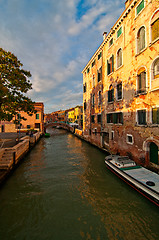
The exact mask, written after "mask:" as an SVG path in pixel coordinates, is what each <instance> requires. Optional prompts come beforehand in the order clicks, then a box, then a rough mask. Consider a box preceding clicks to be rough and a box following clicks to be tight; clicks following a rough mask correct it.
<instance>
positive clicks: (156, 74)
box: [152, 58, 159, 79]
mask: <svg viewBox="0 0 159 240" xmlns="http://www.w3.org/2000/svg"><path fill="white" fill-rule="evenodd" d="M152 68H153V79H156V78H159V58H157V59H156V60H155V61H154V64H153V67H152Z"/></svg>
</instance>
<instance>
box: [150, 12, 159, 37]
mask: <svg viewBox="0 0 159 240" xmlns="http://www.w3.org/2000/svg"><path fill="white" fill-rule="evenodd" d="M157 38H159V10H157V11H156V12H155V14H154V15H153V17H152V19H151V41H154V40H155V39H157Z"/></svg>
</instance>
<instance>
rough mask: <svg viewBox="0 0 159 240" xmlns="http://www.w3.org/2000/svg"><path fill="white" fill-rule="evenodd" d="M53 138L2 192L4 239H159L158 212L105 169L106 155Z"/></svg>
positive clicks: (0, 231)
mask: <svg viewBox="0 0 159 240" xmlns="http://www.w3.org/2000/svg"><path fill="white" fill-rule="evenodd" d="M49 133H50V138H43V139H41V141H40V142H39V143H38V144H37V145H36V146H35V148H34V149H33V150H32V151H31V152H30V153H29V154H28V155H27V157H26V158H25V160H24V162H23V163H22V164H21V165H20V166H19V168H18V169H16V171H15V172H14V173H13V175H12V177H11V178H9V179H8V181H7V182H6V183H5V184H4V186H3V187H2V188H1V189H0V239H3V240H8V239H9V240H12V239H16V240H22V239H25V240H35V239H36V240H37V239H38V240H54V239H55V240H63V239H65V240H74V239H76V240H103V239H104V240H107V239H108V240H112V239H122V240H131V239H133V240H135V239H136V240H138V239H149V240H155V239H158V238H159V230H158V221H159V214H158V208H156V206H154V205H153V204H151V203H149V201H147V200H146V199H144V198H142V196H140V195H139V194H138V193H136V192H135V191H133V190H132V189H130V188H129V187H128V186H127V185H126V184H124V183H123V182H122V181H120V180H118V178H116V177H115V176H114V175H112V174H111V173H110V172H109V171H108V170H107V169H106V168H105V164H104V158H105V154H104V153H103V152H101V151H99V150H98V149H97V148H95V147H92V146H91V145H89V144H87V143H86V142H83V141H82V140H80V139H78V138H77V137H75V136H74V135H72V134H70V133H68V132H66V131H64V130H61V129H60V130H58V129H54V130H52V129H50V130H49Z"/></svg>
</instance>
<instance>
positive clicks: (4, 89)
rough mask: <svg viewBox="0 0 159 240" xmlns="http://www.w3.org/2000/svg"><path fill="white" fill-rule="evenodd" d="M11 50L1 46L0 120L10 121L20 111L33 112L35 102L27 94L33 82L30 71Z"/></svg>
mask: <svg viewBox="0 0 159 240" xmlns="http://www.w3.org/2000/svg"><path fill="white" fill-rule="evenodd" d="M22 66H23V64H22V63H21V62H20V61H19V60H18V59H17V57H16V56H15V55H14V54H12V53H11V52H6V51H5V50H3V49H2V48H0V120H7V121H10V120H12V118H13V117H14V116H16V115H17V114H18V113H19V112H20V111H24V112H27V113H28V114H32V113H33V112H35V111H34V103H33V102H32V100H31V99H30V98H28V97H27V96H26V93H27V92H28V90H30V89H32V84H31V83H30V81H29V80H28V78H29V77H31V73H30V72H29V71H25V70H24V69H22Z"/></svg>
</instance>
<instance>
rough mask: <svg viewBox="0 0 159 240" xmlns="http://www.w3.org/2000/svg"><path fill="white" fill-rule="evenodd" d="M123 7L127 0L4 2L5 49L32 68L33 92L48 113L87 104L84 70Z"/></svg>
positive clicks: (0, 35) (0, 2)
mask: <svg viewBox="0 0 159 240" xmlns="http://www.w3.org/2000/svg"><path fill="white" fill-rule="evenodd" d="M124 8H125V1H124V0H112V1H111V0H0V47H1V48H3V49H4V50H6V51H11V52H12V53H14V54H15V55H16V56H17V57H18V59H19V60H20V61H21V63H22V64H23V69H25V70H27V71H30V72H31V74H32V77H31V78H30V81H31V83H32V88H33V89H32V90H31V91H29V92H28V96H29V97H30V98H31V99H32V100H33V101H35V102H43V103H44V108H45V113H51V112H54V111H57V110H65V109H69V108H71V107H75V106H77V105H82V102H83V76H82V73H81V72H82V70H83V68H84V67H85V66H86V64H87V63H88V61H89V60H90V58H91V57H92V55H93V54H94V52H95V51H96V50H97V48H98V47H99V46H100V44H101V43H102V41H103V32H109V31H110V28H111V27H112V26H113V25H114V24H115V22H116V21H117V19H118V18H119V16H120V15H121V13H122V12H123V10H124Z"/></svg>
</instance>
